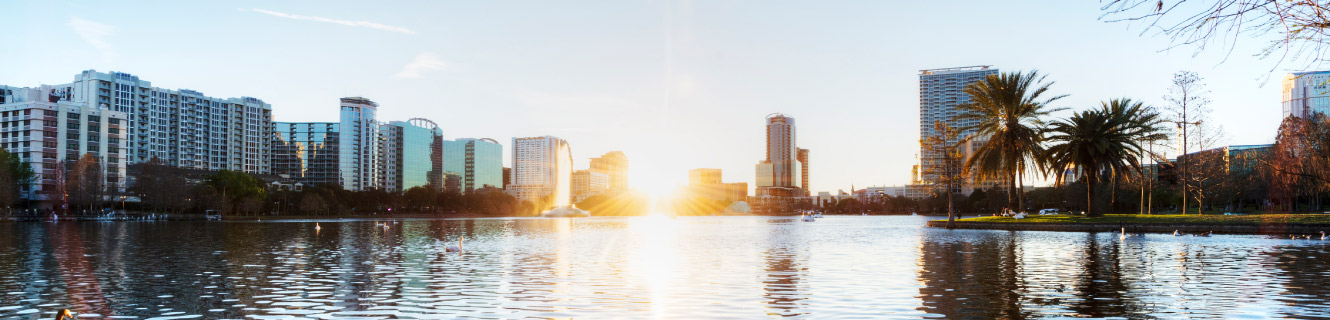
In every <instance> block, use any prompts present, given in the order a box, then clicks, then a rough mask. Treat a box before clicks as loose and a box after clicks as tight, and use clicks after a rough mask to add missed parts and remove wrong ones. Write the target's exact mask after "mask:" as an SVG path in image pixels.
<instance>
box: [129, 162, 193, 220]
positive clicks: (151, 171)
mask: <svg viewBox="0 0 1330 320" xmlns="http://www.w3.org/2000/svg"><path fill="white" fill-rule="evenodd" d="M132 166H137V169H138V170H137V171H138V174H137V176H136V177H135V179H134V180H135V182H134V185H133V186H130V188H129V191H130V192H132V193H134V194H137V195H139V199H140V201H141V203H142V204H143V205H144V206H145V207H147V208H151V209H152V210H155V211H163V210H164V211H176V210H181V209H183V207H184V205H185V204H186V202H187V201H186V199H189V189H188V187H187V186H188V182H187V181H185V177H184V176H183V175H182V174H181V173H179V172H178V170H176V169H175V168H171V167H170V166H169V165H167V164H166V161H163V160H161V159H158V158H157V157H152V159H150V160H148V162H147V163H143V164H136V165H132Z"/></svg>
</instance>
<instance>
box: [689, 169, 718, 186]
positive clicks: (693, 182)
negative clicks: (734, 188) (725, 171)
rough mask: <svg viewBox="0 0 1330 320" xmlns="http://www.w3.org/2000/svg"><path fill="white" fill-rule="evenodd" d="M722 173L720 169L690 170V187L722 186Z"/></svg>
mask: <svg viewBox="0 0 1330 320" xmlns="http://www.w3.org/2000/svg"><path fill="white" fill-rule="evenodd" d="M720 172H721V171H720V169H710V168H698V169H693V170H688V185H689V186H698V185H708V184H720V183H721V176H720Z"/></svg>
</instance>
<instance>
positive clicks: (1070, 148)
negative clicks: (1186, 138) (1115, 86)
mask: <svg viewBox="0 0 1330 320" xmlns="http://www.w3.org/2000/svg"><path fill="white" fill-rule="evenodd" d="M1157 117H1158V115H1157V114H1152V113H1149V111H1148V110H1146V108H1145V107H1144V106H1142V104H1141V103H1133V102H1132V101H1131V100H1130V99H1114V100H1111V101H1108V102H1104V103H1103V105H1102V106H1101V107H1100V108H1099V109H1092V110H1085V111H1080V112H1077V113H1076V114H1074V115H1072V116H1071V117H1070V118H1068V119H1066V120H1059V121H1055V122H1053V124H1052V125H1051V126H1050V128H1049V130H1048V131H1049V133H1050V134H1051V135H1050V136H1049V137H1048V139H1049V141H1052V142H1053V143H1054V144H1053V145H1052V146H1050V147H1049V148H1048V150H1047V152H1046V153H1045V154H1044V155H1043V157H1044V161H1047V163H1048V165H1049V168H1050V169H1052V170H1053V172H1054V173H1055V175H1056V177H1057V182H1058V183H1062V182H1064V181H1066V178H1067V173H1068V172H1071V171H1073V170H1075V171H1078V172H1079V176H1080V178H1081V180H1082V181H1084V182H1085V185H1086V188H1085V208H1086V210H1085V212H1086V215H1087V216H1101V215H1103V213H1101V212H1098V211H1096V210H1095V209H1094V208H1095V205H1094V201H1093V198H1094V197H1093V195H1094V192H1095V187H1096V185H1097V184H1099V183H1100V182H1101V181H1103V178H1104V177H1107V178H1109V179H1113V178H1116V177H1117V176H1118V175H1121V174H1126V173H1130V172H1136V171H1139V170H1140V169H1141V164H1140V161H1139V160H1138V159H1139V158H1138V155H1139V154H1141V153H1143V152H1146V150H1145V149H1144V148H1143V147H1142V146H1141V144H1140V141H1143V140H1149V139H1151V138H1157V137H1158V136H1159V135H1162V133H1160V132H1159V127H1158V126H1157V124H1158V122H1159V120H1158V119H1157Z"/></svg>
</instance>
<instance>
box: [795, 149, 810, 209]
mask: <svg viewBox="0 0 1330 320" xmlns="http://www.w3.org/2000/svg"><path fill="white" fill-rule="evenodd" d="M795 158H796V159H797V160H799V166H800V168H801V169H800V170H799V172H801V173H803V178H800V179H799V182H801V183H802V184H801V185H800V188H802V189H804V190H803V191H804V196H805V197H807V196H808V149H804V148H799V155H798V156H797V157H795Z"/></svg>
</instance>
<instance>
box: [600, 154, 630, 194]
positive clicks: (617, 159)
mask: <svg viewBox="0 0 1330 320" xmlns="http://www.w3.org/2000/svg"><path fill="white" fill-rule="evenodd" d="M591 170H595V171H599V172H603V173H605V174H607V175H609V176H610V190H619V191H622V190H628V156H625V155H624V154H623V152H621V151H610V152H606V153H605V155H602V156H600V158H591Z"/></svg>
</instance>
